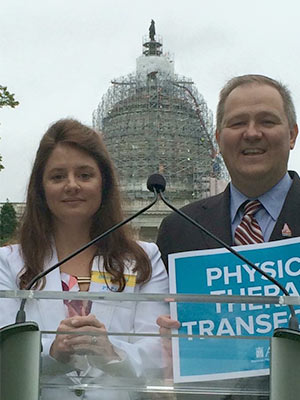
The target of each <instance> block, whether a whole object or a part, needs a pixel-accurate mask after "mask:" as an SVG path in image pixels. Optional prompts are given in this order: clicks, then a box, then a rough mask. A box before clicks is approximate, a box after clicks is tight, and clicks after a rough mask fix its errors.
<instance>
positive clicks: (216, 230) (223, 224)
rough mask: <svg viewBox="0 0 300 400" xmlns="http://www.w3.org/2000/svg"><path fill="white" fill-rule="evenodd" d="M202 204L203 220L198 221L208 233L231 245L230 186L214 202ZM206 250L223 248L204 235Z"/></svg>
mask: <svg viewBox="0 0 300 400" xmlns="http://www.w3.org/2000/svg"><path fill="white" fill-rule="evenodd" d="M210 200H211V201H207V202H204V203H203V204H202V212H201V216H202V218H201V220H200V218H199V219H198V220H197V222H199V223H200V224H201V225H203V226H204V227H205V228H207V230H208V231H210V232H211V233H213V234H214V235H215V236H217V237H218V238H220V239H221V240H223V241H224V242H225V243H226V244H228V245H231V243H232V235H231V221H230V189H229V185H228V186H227V188H226V189H225V191H224V192H223V193H221V194H220V195H219V196H216V197H215V198H214V199H213V200H212V199H210ZM203 238H204V241H205V243H206V246H207V247H206V248H217V247H222V245H221V244H219V243H218V242H217V241H216V240H215V239H213V238H211V237H210V236H208V235H206V234H205V233H203Z"/></svg>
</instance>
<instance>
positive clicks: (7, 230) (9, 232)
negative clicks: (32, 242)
mask: <svg viewBox="0 0 300 400" xmlns="http://www.w3.org/2000/svg"><path fill="white" fill-rule="evenodd" d="M16 227H17V215H16V212H15V209H14V207H13V205H12V204H11V203H10V202H9V200H8V199H7V200H6V203H4V204H3V206H2V208H1V211H0V245H3V244H5V243H6V242H7V241H8V240H9V239H11V238H12V236H13V234H14V232H15V230H16Z"/></svg>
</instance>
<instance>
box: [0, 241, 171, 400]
mask: <svg viewBox="0 0 300 400" xmlns="http://www.w3.org/2000/svg"><path fill="white" fill-rule="evenodd" d="M140 245H141V246H142V247H143V249H144V250H145V251H146V253H147V254H148V256H149V258H150V261H151V265H152V277H151V279H150V280H149V282H147V283H145V284H144V285H141V284H136V285H135V286H133V287H127V286H126V288H125V290H124V292H125V293H130V292H132V293H167V292H168V277H167V274H166V270H165V267H164V265H163V263H162V261H161V258H160V253H159V250H158V248H157V246H156V245H155V244H154V243H145V242H140ZM56 262H57V255H56V252H55V250H54V251H53V256H52V257H51V259H49V260H47V262H45V266H44V268H45V269H47V268H49V267H50V266H52V265H54V264H55V263H56ZM102 265H103V263H102V260H101V258H100V259H99V258H98V257H96V258H95V260H94V262H93V266H92V270H96V271H97V270H99V269H98V268H99V267H100V270H101V269H102ZM22 267H23V260H22V258H21V256H20V253H19V246H18V245H13V246H7V247H3V248H0V290H15V289H18V273H19V272H20V270H21V269H22ZM132 268H133V265H127V271H126V272H127V273H129V274H133V272H132ZM61 288H62V286H61V277H60V271H59V269H56V270H54V271H52V272H51V273H50V274H48V275H47V279H46V285H45V288H44V290H47V291H61V290H62V289H61ZM95 290H97V291H99V286H97V285H95V284H94V282H91V285H90V291H95ZM19 304H20V301H19V300H15V299H3V298H0V327H2V326H5V325H8V324H11V323H13V322H14V320H15V316H16V312H17V310H18V308H19ZM25 311H26V317H27V321H35V322H37V323H38V324H39V327H40V329H41V330H42V331H51V330H52V331H53V330H54V331H55V330H56V329H57V327H58V325H59V323H60V322H61V321H62V320H63V319H65V318H66V309H65V306H64V304H63V301H62V300H48V299H41V300H38V301H36V300H27V302H26V305H25ZM168 312H169V310H168V306H167V304H166V303H158V302H140V303H136V302H129V301H126V302H124V301H123V302H122V301H120V302H111V303H110V302H107V301H101V300H99V301H98V300H97V301H94V302H93V304H92V309H91V313H92V314H94V315H95V316H96V317H97V318H98V320H99V321H101V322H102V323H103V324H104V325H105V327H106V330H107V331H110V332H130V333H157V332H158V326H157V325H156V319H157V317H158V316H159V315H161V314H166V313H168ZM53 339H54V335H48V336H47V335H45V334H44V335H43V358H42V363H43V378H42V380H43V381H45V382H47V384H46V385H45V386H49V383H52V388H50V389H49V388H47V387H45V388H44V389H43V390H42V397H41V398H42V400H50V399H57V398H63V399H68V400H69V399H74V400H75V399H78V398H81V399H102V398H103V399H105V400H109V399H118V400H121V399H122V400H123V399H130V398H134V399H135V398H137V399H139V398H141V397H139V396H140V395H139V394H138V393H136V394H134V392H130V393H129V392H126V391H125V392H124V391H119V390H117V391H114V390H112V391H107V390H102V389H101V390H86V391H82V392H81V394H79V393H77V395H76V394H75V392H74V391H72V390H70V389H68V386H69V387H73V388H74V385H75V384H79V385H80V384H82V383H89V384H96V385H97V384H99V383H100V384H103V379H105V380H104V382H105V386H107V384H109V381H110V380H111V385H114V384H115V381H114V379H115V378H113V377H120V381H121V380H122V379H125V381H127V382H130V380H132V379H146V378H149V377H151V375H152V374H153V376H155V375H156V374H158V375H159V374H160V373H162V372H161V369H162V367H163V361H162V358H161V346H160V341H159V339H158V338H155V337H154V338H153V337H152V338H151V337H146V336H145V337H143V336H141V337H135V336H114V337H113V336H111V337H110V341H111V342H112V343H113V345H114V348H115V351H116V352H117V353H118V354H119V355H120V357H121V361H120V362H112V363H109V364H106V365H101V366H100V365H99V362H98V361H97V360H96V359H95V357H93V356H75V357H73V359H72V362H71V363H70V364H61V363H58V362H56V361H55V360H53V359H52V358H51V357H50V356H49V350H50V346H51V343H52V341H53ZM74 369H76V370H77V371H78V370H80V371H81V372H80V376H78V373H76V372H74ZM57 371H61V372H60V373H59V375H57ZM101 382H102V383H101Z"/></svg>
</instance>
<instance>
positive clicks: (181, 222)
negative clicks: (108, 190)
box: [157, 171, 300, 400]
mask: <svg viewBox="0 0 300 400" xmlns="http://www.w3.org/2000/svg"><path fill="white" fill-rule="evenodd" d="M289 174H290V176H291V177H292V179H293V183H292V186H291V187H290V190H289V192H288V194H287V197H286V199H285V202H284V205H283V207H282V210H281V212H280V215H279V217H278V220H277V222H276V224H275V227H274V229H273V232H272V234H271V237H270V241H273V240H280V239H285V237H284V236H282V228H283V226H284V224H285V223H287V224H288V226H289V228H290V230H291V232H292V237H297V236H300V179H299V176H298V175H297V174H296V173H295V172H293V171H291V172H289ZM181 210H182V211H183V212H184V213H185V214H187V215H189V216H190V217H191V218H193V219H194V220H196V221H197V222H198V223H199V224H201V225H202V226H203V227H205V228H206V229H207V230H209V231H210V232H212V233H213V234H214V235H216V236H218V237H219V238H220V239H222V240H223V241H224V242H225V243H227V244H228V245H232V233H231V222H230V190H229V185H228V186H227V188H226V189H225V191H224V192H223V193H220V194H218V195H216V196H213V197H210V198H207V199H204V200H199V201H196V202H194V203H191V204H189V205H187V206H185V207H183V208H182V209H181ZM157 244H158V246H159V248H160V251H161V253H162V258H163V261H164V263H165V265H166V266H168V254H172V253H177V252H181V251H191V250H203V249H213V248H217V247H222V246H221V245H220V244H219V243H218V242H216V241H215V240H214V239H212V238H210V237H209V236H207V235H206V234H205V233H203V232H202V231H200V229H198V228H196V227H195V226H193V225H192V224H191V223H190V222H188V221H186V220H185V219H183V217H181V216H180V215H178V214H176V213H172V214H170V215H169V216H168V217H166V218H165V219H164V220H163V222H162V224H161V226H160V229H159V233H158V238H157ZM267 380H268V377H266V376H262V377H256V378H250V379H247V378H243V379H237V380H236V381H235V382H237V383H236V385H237V387H239V388H243V387H247V389H250V388H251V387H253V388H255V389H256V388H258V387H261V388H262V389H264V388H266V385H267ZM232 382H234V381H232ZM231 384H232V383H231ZM232 385H233V384H232ZM216 397H217V399H218V400H220V398H221V399H222V400H223V399H224V400H261V399H264V400H265V399H268V396H254V395H251V396H250V395H249V396H239V395H236V396H234V395H228V396H224V397H223V396H221V397H218V396H216ZM177 398H178V400H179V399H180V400H181V399H182V400H189V399H191V400H192V398H194V397H193V396H190V397H189V395H186V394H184V395H179V396H178V397H177ZM200 398H201V399H202V396H200V397H199V399H200ZM204 398H206V397H205V396H203V399H204ZM213 398H215V397H213Z"/></svg>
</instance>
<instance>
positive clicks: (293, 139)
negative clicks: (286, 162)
mask: <svg viewBox="0 0 300 400" xmlns="http://www.w3.org/2000/svg"><path fill="white" fill-rule="evenodd" d="M297 136H298V125H297V124H295V125H294V126H293V129H291V130H290V149H291V150H292V149H293V148H294V147H295V143H296V139H297Z"/></svg>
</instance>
